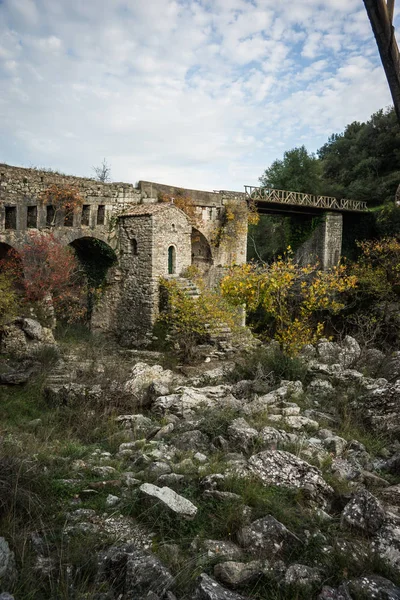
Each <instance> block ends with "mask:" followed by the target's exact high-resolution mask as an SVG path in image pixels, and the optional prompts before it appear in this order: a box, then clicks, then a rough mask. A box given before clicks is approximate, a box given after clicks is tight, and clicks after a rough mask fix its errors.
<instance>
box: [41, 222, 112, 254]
mask: <svg viewBox="0 0 400 600" xmlns="http://www.w3.org/2000/svg"><path fill="white" fill-rule="evenodd" d="M52 233H53V235H54V237H55V238H57V239H58V240H59V241H60V242H61V243H62V244H65V245H66V246H68V245H70V246H72V245H73V243H74V242H76V241H77V240H80V239H85V240H99V241H101V242H104V244H106V245H107V246H109V247H110V248H111V250H113V251H114V252H115V251H116V249H117V236H113V237H112V238H111V237H110V236H108V235H106V234H104V233H102V232H101V231H96V234H95V235H90V233H89V232H88V231H82V230H78V231H77V230H76V229H75V230H74V229H72V230H68V229H67V228H64V227H63V228H60V229H54V231H53V232H52Z"/></svg>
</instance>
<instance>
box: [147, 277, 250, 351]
mask: <svg viewBox="0 0 400 600" xmlns="http://www.w3.org/2000/svg"><path fill="white" fill-rule="evenodd" d="M161 286H162V290H164V294H165V295H166V298H165V302H164V304H165V306H164V310H163V311H162V312H161V313H160V316H159V319H158V320H159V322H161V323H164V324H165V325H166V326H167V330H168V335H167V339H168V341H169V344H170V346H172V347H173V348H174V349H175V350H176V351H177V352H178V354H179V356H180V358H181V359H182V360H184V361H186V362H187V361H190V360H191V359H192V358H193V356H194V353H195V349H196V346H197V345H198V344H201V343H204V342H206V341H207V340H208V337H209V335H210V333H214V332H218V330H219V329H220V327H221V325H222V326H224V325H227V326H228V327H230V328H231V329H235V328H237V327H238V326H239V325H240V310H239V309H238V308H236V307H234V306H232V305H231V304H229V302H227V301H226V300H225V299H224V298H223V297H222V296H221V295H220V294H219V293H218V292H217V291H210V290H206V289H204V290H203V291H202V293H201V294H200V296H199V297H198V298H192V297H190V296H188V295H187V294H186V292H185V291H184V290H182V289H181V288H180V287H179V285H178V284H177V283H176V282H175V281H173V280H165V279H162V280H161Z"/></svg>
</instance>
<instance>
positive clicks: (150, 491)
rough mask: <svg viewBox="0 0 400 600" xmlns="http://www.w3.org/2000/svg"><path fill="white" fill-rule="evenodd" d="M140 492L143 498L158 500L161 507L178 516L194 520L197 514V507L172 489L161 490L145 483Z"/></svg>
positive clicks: (163, 488)
mask: <svg viewBox="0 0 400 600" xmlns="http://www.w3.org/2000/svg"><path fill="white" fill-rule="evenodd" d="M139 490H140V492H141V493H142V494H143V496H145V497H146V498H150V499H152V500H158V501H159V502H160V504H161V506H164V507H165V508H168V509H169V510H170V511H171V512H173V513H175V514H176V515H178V516H181V517H184V518H187V519H193V518H194V517H195V516H196V514H197V507H196V506H195V505H194V504H192V502H190V500H187V499H186V498H184V497H183V496H180V495H179V494H177V493H176V492H174V490H171V488H168V487H162V488H160V487H158V486H156V485H153V484H151V483H144V484H143V485H141V486H140V488H139Z"/></svg>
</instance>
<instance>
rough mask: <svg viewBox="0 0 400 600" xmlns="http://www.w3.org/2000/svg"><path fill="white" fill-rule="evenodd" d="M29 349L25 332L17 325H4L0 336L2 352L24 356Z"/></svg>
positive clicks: (0, 351) (0, 352) (0, 349)
mask: <svg viewBox="0 0 400 600" xmlns="http://www.w3.org/2000/svg"><path fill="white" fill-rule="evenodd" d="M27 350H28V343H27V339H26V336H25V333H24V332H23V331H22V329H21V328H20V327H18V326H17V325H14V324H11V325H3V327H2V330H1V337H0V354H11V355H15V356H24V355H26V353H27Z"/></svg>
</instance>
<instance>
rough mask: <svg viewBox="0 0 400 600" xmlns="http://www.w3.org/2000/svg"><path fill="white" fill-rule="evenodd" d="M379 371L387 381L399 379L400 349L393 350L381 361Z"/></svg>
mask: <svg viewBox="0 0 400 600" xmlns="http://www.w3.org/2000/svg"><path fill="white" fill-rule="evenodd" d="M380 373H381V374H382V377H385V378H386V379H387V380H388V381H396V380H397V379H400V351H397V352H393V353H392V354H391V355H390V356H389V357H387V358H386V359H385V360H384V361H383V362H382V367H381V370H380Z"/></svg>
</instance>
